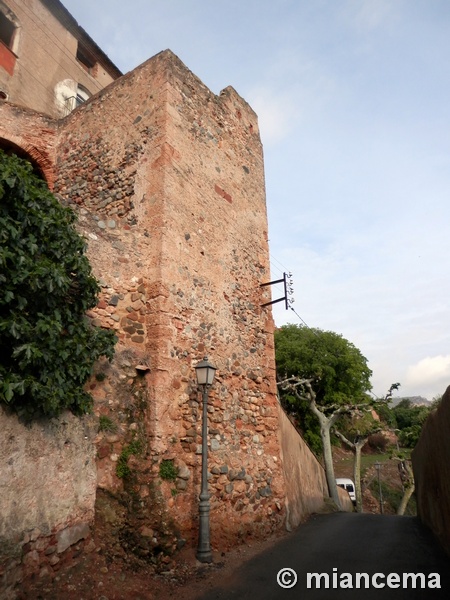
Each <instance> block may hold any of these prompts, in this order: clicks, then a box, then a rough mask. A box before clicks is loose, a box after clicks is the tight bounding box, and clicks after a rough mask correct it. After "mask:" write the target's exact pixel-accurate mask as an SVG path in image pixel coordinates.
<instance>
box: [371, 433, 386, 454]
mask: <svg viewBox="0 0 450 600" xmlns="http://www.w3.org/2000/svg"><path fill="white" fill-rule="evenodd" d="M388 443H389V440H387V439H386V438H385V437H384V435H383V434H382V433H374V434H372V435H371V436H369V439H368V440H367V444H368V445H369V447H370V448H372V450H376V451H377V452H381V453H383V452H386V447H387V445H388Z"/></svg>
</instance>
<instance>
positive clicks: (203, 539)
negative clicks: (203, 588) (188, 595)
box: [195, 356, 216, 563]
mask: <svg viewBox="0 0 450 600" xmlns="http://www.w3.org/2000/svg"><path fill="white" fill-rule="evenodd" d="M215 372H216V367H213V366H212V364H210V363H209V362H208V357H207V356H205V358H204V359H203V360H202V361H200V362H199V363H198V365H197V366H196V367H195V375H196V377H197V384H198V385H199V386H200V387H202V392H203V393H202V488H201V492H200V496H199V498H200V504H199V507H198V510H199V531H198V546H197V554H196V556H197V560H199V561H200V562H204V563H210V562H212V553H211V545H210V541H209V510H210V505H209V493H208V389H209V387H210V386H211V384H212V382H213V381H214V375H215Z"/></svg>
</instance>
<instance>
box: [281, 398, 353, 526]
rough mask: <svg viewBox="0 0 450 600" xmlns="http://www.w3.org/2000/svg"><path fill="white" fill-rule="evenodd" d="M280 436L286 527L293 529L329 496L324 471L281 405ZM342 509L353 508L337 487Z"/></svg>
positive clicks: (317, 509)
mask: <svg viewBox="0 0 450 600" xmlns="http://www.w3.org/2000/svg"><path fill="white" fill-rule="evenodd" d="M278 412H279V437H280V446H281V454H282V463H283V472H284V477H285V489H286V527H287V529H288V530H291V529H294V528H295V527H297V526H298V525H299V524H300V523H301V522H302V521H304V520H305V517H307V516H308V515H310V514H312V513H314V512H320V511H322V510H323V507H324V502H325V501H326V500H327V499H328V498H329V494H328V486H327V482H326V477H325V471H324V469H323V467H322V465H321V464H320V463H319V461H318V460H317V458H316V457H315V456H314V454H313V453H312V452H311V450H310V449H309V447H308V445H307V444H306V442H305V441H304V440H303V438H302V437H301V436H300V435H299V433H298V432H297V430H296V429H295V427H294V425H293V424H292V423H291V421H290V420H289V418H288V416H287V415H286V413H285V412H284V411H283V409H282V408H281V406H279V408H278ZM338 493H339V498H340V501H341V507H342V510H344V511H346V512H352V511H353V505H352V501H351V500H350V496H349V495H348V493H347V492H346V491H345V490H343V489H341V488H338Z"/></svg>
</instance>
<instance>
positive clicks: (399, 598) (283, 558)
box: [199, 513, 450, 600]
mask: <svg viewBox="0 0 450 600" xmlns="http://www.w3.org/2000/svg"><path fill="white" fill-rule="evenodd" d="M283 568H290V569H292V570H293V571H295V573H296V575H297V583H296V584H295V585H294V586H293V587H291V588H282V587H280V585H279V584H278V583H277V574H278V573H279V572H280V570H281V569H283ZM308 573H324V574H325V575H323V576H322V577H320V580H318V577H317V576H312V577H310V578H309V579H310V583H309V586H308V575H307V574H308ZM358 573H367V578H365V577H362V578H361V582H360V587H359V589H357V588H356V585H357V578H358V577H359V576H358V575H357V574H358ZM376 573H378V574H379V575H376V576H375V577H373V576H374V574H376ZM404 573H413V574H423V577H422V576H421V575H420V576H419V575H417V577H416V576H415V575H414V576H413V577H411V576H410V577H408V578H407V579H406V580H404V579H403V574H404ZM431 573H437V574H438V576H439V577H436V576H431V577H430V574H431ZM390 574H394V575H390ZM217 576H218V580H219V579H220V571H219V572H218V574H217ZM280 577H281V578H282V580H281V583H284V584H285V585H290V584H291V583H293V582H294V574H293V573H292V572H286V573H285V574H284V575H282V576H280ZM327 579H328V588H326V583H327ZM439 579H440V585H441V588H440V589H439V588H438V589H435V588H431V589H430V585H435V584H436V583H437V582H438V580H439ZM366 580H367V585H368V587H366ZM422 580H423V582H424V585H425V587H423V588H422V587H421V582H422ZM413 582H414V583H415V586H416V587H413ZM349 583H352V584H353V588H350V587H349ZM319 585H320V588H319ZM345 585H346V586H347V587H343V586H345ZM376 586H379V587H376ZM393 586H397V587H393ZM404 586H406V587H404ZM293 598H296V599H298V600H300V599H302V600H303V599H304V600H319V599H320V600H328V599H329V600H340V599H343V600H344V599H347V600H353V599H354V600H356V599H357V600H361V599H364V600H372V599H374V600H375V599H376V600H391V599H392V600H403V599H405V600H406V599H408V600H415V599H416V598H417V599H419V598H420V599H421V600H432V599H436V600H437V599H439V600H441V599H444V598H445V599H446V600H448V599H449V598H450V559H449V558H448V557H447V556H446V555H445V554H444V553H443V551H442V550H441V549H440V547H439V546H438V544H437V543H436V541H435V540H434V538H433V536H432V535H431V533H430V532H429V531H428V530H427V529H426V528H425V527H423V526H422V524H421V523H420V521H419V520H418V519H416V518H411V517H397V516H381V515H365V514H356V513H335V514H329V515H316V516H313V517H312V518H311V519H310V520H309V521H308V522H307V523H306V524H304V525H302V526H300V527H299V528H298V529H297V530H296V531H295V532H293V533H291V534H290V535H288V536H287V537H286V538H283V539H282V540H281V541H280V542H278V543H276V544H275V545H274V546H273V547H271V548H270V549H268V550H266V551H265V552H263V553H261V554H259V555H258V556H255V557H254V558H253V559H251V560H249V561H248V562H246V563H244V564H243V565H242V566H241V567H240V568H239V569H238V570H237V571H236V572H235V573H234V574H233V575H232V576H231V577H229V578H228V579H226V580H223V581H220V582H219V581H218V582H217V587H214V588H212V589H210V590H209V591H207V592H205V593H204V594H203V595H200V596H199V600H230V599H231V600H246V599H251V600H289V599H293Z"/></svg>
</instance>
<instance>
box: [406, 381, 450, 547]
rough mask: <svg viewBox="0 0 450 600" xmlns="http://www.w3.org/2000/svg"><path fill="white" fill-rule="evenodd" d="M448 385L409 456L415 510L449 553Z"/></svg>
mask: <svg viewBox="0 0 450 600" xmlns="http://www.w3.org/2000/svg"><path fill="white" fill-rule="evenodd" d="M449 432H450V386H449V387H448V388H447V390H446V391H445V393H444V395H443V398H442V402H441V404H440V406H439V407H438V408H437V409H436V410H435V411H433V412H432V413H431V414H430V416H429V417H428V419H427V420H426V422H425V424H424V426H423V429H422V433H421V436H420V438H419V442H418V443H417V445H416V447H415V448H414V451H413V453H412V464H413V470H414V480H415V486H416V498H417V511H418V515H419V517H420V518H421V520H422V521H423V522H424V523H425V524H426V525H428V527H430V529H432V531H433V532H434V533H435V534H436V536H437V537H438V539H439V541H440V542H441V544H442V546H443V547H444V548H445V550H446V551H447V552H448V553H449V554H450V437H449Z"/></svg>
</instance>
